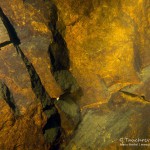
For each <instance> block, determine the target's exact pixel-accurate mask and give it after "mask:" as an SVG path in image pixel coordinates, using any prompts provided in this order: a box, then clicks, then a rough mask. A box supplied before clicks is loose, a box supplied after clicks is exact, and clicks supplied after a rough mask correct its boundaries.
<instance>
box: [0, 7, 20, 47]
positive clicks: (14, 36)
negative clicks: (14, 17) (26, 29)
mask: <svg viewBox="0 0 150 150" xmlns="http://www.w3.org/2000/svg"><path fill="white" fill-rule="evenodd" d="M0 17H1V19H2V21H3V24H4V26H5V27H6V29H7V32H8V35H9V38H10V41H11V42H12V43H13V45H14V46H17V45H19V44H20V39H19V38H18V36H17V33H16V31H15V29H14V27H13V26H12V24H11V22H10V21H9V19H8V17H7V16H6V15H5V14H4V12H3V10H2V8H1V7H0ZM9 44H10V43H9Z"/></svg>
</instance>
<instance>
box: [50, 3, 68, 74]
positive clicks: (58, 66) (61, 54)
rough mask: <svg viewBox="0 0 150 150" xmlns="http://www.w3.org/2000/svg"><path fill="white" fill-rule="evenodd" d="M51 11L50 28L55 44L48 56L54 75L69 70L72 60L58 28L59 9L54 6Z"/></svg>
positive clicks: (51, 46) (53, 43)
mask: <svg viewBox="0 0 150 150" xmlns="http://www.w3.org/2000/svg"><path fill="white" fill-rule="evenodd" d="M51 11H52V16H51V20H50V22H49V28H50V30H51V31H52V35H53V42H52V43H51V44H50V45H49V49H48V54H49V57H50V61H51V67H52V69H51V72H52V73H54V72H55V71H60V70H69V68H70V59H69V50H68V48H67V44H66V42H65V40H64V38H63V36H62V35H61V33H60V32H59V31H58V29H57V26H56V23H57V21H58V14H57V11H58V10H57V7H56V6H55V5H52V8H51Z"/></svg>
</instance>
